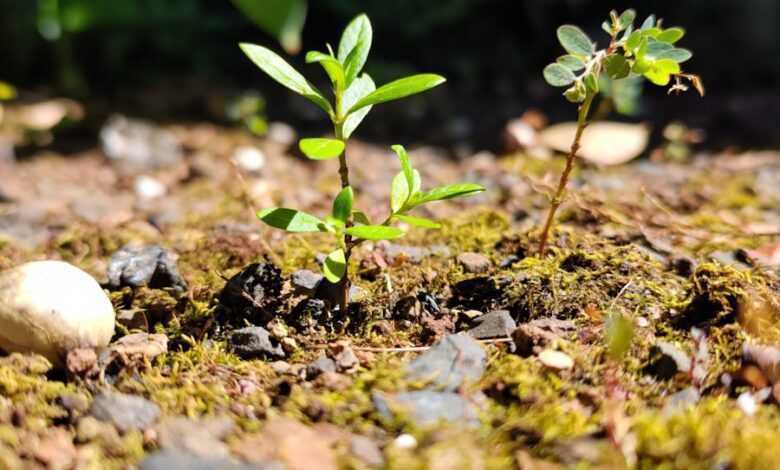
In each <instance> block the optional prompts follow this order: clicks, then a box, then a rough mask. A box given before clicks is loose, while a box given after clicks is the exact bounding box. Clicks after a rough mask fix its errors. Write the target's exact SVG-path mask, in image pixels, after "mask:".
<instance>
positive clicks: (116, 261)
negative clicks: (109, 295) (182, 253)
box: [108, 245, 187, 291]
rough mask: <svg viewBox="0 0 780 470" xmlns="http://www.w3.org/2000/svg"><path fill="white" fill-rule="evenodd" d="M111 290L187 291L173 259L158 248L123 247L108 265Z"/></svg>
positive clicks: (151, 246) (154, 246)
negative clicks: (145, 288)
mask: <svg viewBox="0 0 780 470" xmlns="http://www.w3.org/2000/svg"><path fill="white" fill-rule="evenodd" d="M108 286H109V287H110V288H112V289H118V288H120V287H124V286H129V287H142V286H148V287H151V288H153V289H162V288H166V287H172V288H174V289H176V290H179V291H184V290H186V289H187V283H186V282H184V279H182V277H181V275H180V274H179V269H178V268H177V267H176V261H175V260H174V258H173V256H172V255H171V254H170V253H169V252H168V251H166V250H165V249H164V248H162V247H161V246H158V245H148V246H124V247H122V248H121V249H120V250H119V251H117V252H116V253H114V255H113V256H111V260H110V261H109V262H108Z"/></svg>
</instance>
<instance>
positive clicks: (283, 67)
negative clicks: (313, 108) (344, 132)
mask: <svg viewBox="0 0 780 470" xmlns="http://www.w3.org/2000/svg"><path fill="white" fill-rule="evenodd" d="M239 46H240V47H241V50H242V51H244V54H246V55H247V57H249V59H250V60H251V61H252V62H254V63H255V65H257V66H258V67H260V69H261V70H262V71H263V72H265V73H267V74H268V75H269V76H270V77H271V78H273V79H274V80H276V81H277V82H279V83H280V84H281V85H283V86H285V87H287V88H288V89H290V90H292V91H294V92H295V93H298V94H299V95H301V96H303V97H305V98H306V99H308V100H310V101H312V102H314V103H315V104H316V105H317V106H319V107H320V108H322V109H323V110H325V112H327V113H328V114H332V113H333V108H332V107H331V106H330V103H328V100H327V99H325V97H324V96H323V95H322V93H320V91H319V90H317V89H316V88H314V87H313V86H312V85H311V84H309V82H307V81H306V79H305V78H304V77H303V75H301V74H300V73H298V71H297V70H295V69H294V68H293V67H292V66H291V65H290V64H288V63H287V62H285V60H284V59H282V58H281V57H279V56H278V55H277V54H276V53H275V52H273V51H271V50H270V49H267V48H265V47H263V46H258V45H256V44H248V43H241V44H239Z"/></svg>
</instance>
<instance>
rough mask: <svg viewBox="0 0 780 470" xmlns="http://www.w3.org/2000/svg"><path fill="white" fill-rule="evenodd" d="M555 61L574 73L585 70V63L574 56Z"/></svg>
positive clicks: (565, 56)
mask: <svg viewBox="0 0 780 470" xmlns="http://www.w3.org/2000/svg"><path fill="white" fill-rule="evenodd" d="M555 61H556V62H557V63H559V64H561V65H563V66H564V67H566V68H567V69H569V70H571V71H572V72H576V71H578V70H582V69H584V68H585V62H583V61H582V60H580V58H579V57H577V56H573V55H571V54H568V55H562V56H560V57H558V58H557V59H556V60H555Z"/></svg>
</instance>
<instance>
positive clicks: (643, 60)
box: [539, 10, 704, 256]
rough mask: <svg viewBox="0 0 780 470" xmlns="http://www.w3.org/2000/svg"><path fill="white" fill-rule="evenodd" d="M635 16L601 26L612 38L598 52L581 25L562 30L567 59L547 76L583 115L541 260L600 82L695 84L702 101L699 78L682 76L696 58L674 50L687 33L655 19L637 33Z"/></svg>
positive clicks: (681, 87)
mask: <svg viewBox="0 0 780 470" xmlns="http://www.w3.org/2000/svg"><path fill="white" fill-rule="evenodd" d="M635 17H636V12H635V11H634V10H626V11H624V12H623V13H622V14H620V15H618V13H617V12H616V11H614V10H613V11H611V12H610V19H609V20H607V21H605V22H604V23H603V24H602V29H604V31H606V33H607V34H609V37H610V41H609V45H608V46H607V48H605V49H600V50H599V49H597V48H596V44H595V43H594V42H593V41H592V40H591V39H590V38H589V37H588V35H587V34H585V32H583V31H582V30H581V29H580V28H578V27H577V26H573V25H563V26H561V27H559V28H558V41H559V42H560V43H561V45H562V46H563V48H564V49H565V50H566V52H567V54H566V55H564V56H561V57H559V58H558V59H557V60H556V61H555V62H554V63H552V64H550V65H548V66H547V67H545V68H544V73H543V75H544V79H545V80H546V81H547V83H549V84H550V85H552V86H555V87H568V88H567V89H566V91H565V92H564V93H563V96H565V97H566V99H567V100H569V101H570V102H572V103H578V104H579V112H578V115H577V131H576V133H575V136H574V141H573V142H572V144H571V150H570V151H569V154H568V157H567V158H566V166H565V168H564V170H563V172H562V173H561V178H560V181H559V183H558V188H557V190H556V191H555V194H554V195H553V198H552V201H551V204H550V211H549V213H548V215H547V220H546V221H545V224H544V228H543V229H542V235H541V239H540V241H539V256H544V253H545V249H546V245H547V237H548V235H549V232H550V229H551V227H552V224H553V221H554V219H555V212H556V211H557V210H558V207H559V206H560V205H561V202H562V200H563V195H564V192H565V190H566V184H567V183H568V180H569V174H570V173H571V170H572V168H573V167H574V161H575V159H576V157H577V150H579V146H580V139H581V138H582V133H583V131H584V130H585V127H586V126H587V124H588V114H589V112H590V109H591V104H592V103H593V99H594V98H595V97H596V95H598V94H599V78H600V77H604V76H606V77H607V78H609V80H612V81H619V80H635V79H636V78H637V77H644V78H645V79H647V80H648V81H650V82H651V83H653V84H655V85H659V86H667V85H669V84H670V83H672V86H671V87H670V88H669V92H670V93H672V92H681V91H686V90H688V87H689V85H692V86H693V87H694V88H695V89H696V90H697V91H698V92H699V94H700V95H702V96H704V86H703V85H702V82H701V79H700V78H699V76H698V75H693V74H689V73H683V71H682V69H681V67H680V64H681V63H683V62H685V61H687V60H689V59H690V58H691V57H692V56H693V54H692V53H691V51H689V50H687V49H682V48H679V47H676V46H675V44H676V43H677V41H679V40H680V39H681V38H682V37H683V36H684V35H685V30H684V29H683V28H680V27H672V28H664V27H663V26H662V24H661V23H662V22H661V20H656V18H655V16H654V15H650V16H649V17H648V18H647V19H646V20H645V21H644V22H643V23H642V24H641V26H639V27H638V28H634V19H635Z"/></svg>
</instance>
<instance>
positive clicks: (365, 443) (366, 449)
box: [349, 436, 385, 467]
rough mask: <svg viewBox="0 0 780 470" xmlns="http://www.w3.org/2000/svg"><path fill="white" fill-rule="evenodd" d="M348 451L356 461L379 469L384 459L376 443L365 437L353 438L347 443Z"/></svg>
mask: <svg viewBox="0 0 780 470" xmlns="http://www.w3.org/2000/svg"><path fill="white" fill-rule="evenodd" d="M349 451H350V453H351V454H352V455H354V456H355V457H356V458H357V459H359V460H360V461H362V462H363V463H365V464H367V465H372V466H375V467H381V466H382V465H384V464H385V457H384V456H383V455H382V451H381V450H380V449H379V446H378V445H376V442H374V441H373V440H371V439H369V438H368V437H365V436H353V437H352V439H351V440H350V441H349Z"/></svg>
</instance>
